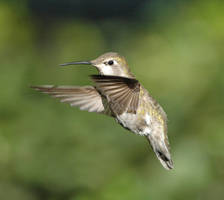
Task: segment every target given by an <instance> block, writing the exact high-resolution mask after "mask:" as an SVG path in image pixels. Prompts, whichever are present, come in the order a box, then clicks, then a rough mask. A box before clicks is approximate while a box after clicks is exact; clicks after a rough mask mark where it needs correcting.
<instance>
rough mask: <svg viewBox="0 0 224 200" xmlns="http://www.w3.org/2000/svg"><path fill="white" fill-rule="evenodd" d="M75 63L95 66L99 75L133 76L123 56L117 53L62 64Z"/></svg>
mask: <svg viewBox="0 0 224 200" xmlns="http://www.w3.org/2000/svg"><path fill="white" fill-rule="evenodd" d="M77 64H90V65H93V66H95V67H96V68H97V70H98V71H99V73H100V74H101V75H108V76H124V77H130V78H133V77H134V76H133V75H132V73H131V72H130V69H129V67H128V64H127V62H126V60H125V58H124V57H123V56H120V55H119V54H118V53H115V52H109V53H105V54H103V55H101V56H99V57H98V58H96V59H94V60H91V61H81V62H71V63H65V64H62V66H65V65H77Z"/></svg>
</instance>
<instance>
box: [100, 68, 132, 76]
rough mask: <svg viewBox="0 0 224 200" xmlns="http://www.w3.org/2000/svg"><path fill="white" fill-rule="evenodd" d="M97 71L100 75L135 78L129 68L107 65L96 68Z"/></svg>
mask: <svg viewBox="0 0 224 200" xmlns="http://www.w3.org/2000/svg"><path fill="white" fill-rule="evenodd" d="M98 71H99V73H100V74H101V75H107V76H122V77H127V78H135V76H134V75H133V74H132V73H131V72H130V70H129V69H128V68H120V67H109V66H108V67H102V68H98Z"/></svg>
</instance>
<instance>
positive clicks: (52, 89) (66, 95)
mask: <svg viewBox="0 0 224 200" xmlns="http://www.w3.org/2000/svg"><path fill="white" fill-rule="evenodd" d="M31 88H34V89H35V90H38V91H41V92H43V93H46V94H49V95H51V96H52V97H55V98H59V99H60V101H61V102H64V103H69V104H70V105H71V106H78V107H79V108H80V109H81V110H87V111H89V112H98V113H101V112H104V110H105V109H104V105H103V103H102V97H101V96H100V94H99V93H98V92H97V90H96V89H95V88H94V87H92V86H84V87H79V86H53V85H43V86H32V87H31Z"/></svg>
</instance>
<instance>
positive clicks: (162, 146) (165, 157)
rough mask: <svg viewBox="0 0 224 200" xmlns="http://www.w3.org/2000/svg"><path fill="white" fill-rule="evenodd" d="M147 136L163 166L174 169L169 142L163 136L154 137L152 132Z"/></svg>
mask: <svg viewBox="0 0 224 200" xmlns="http://www.w3.org/2000/svg"><path fill="white" fill-rule="evenodd" d="M146 138H147V140H148V141H149V143H150V145H151V147H152V149H153V151H154V152H155V154H156V156H157V158H158V159H159V161H160V163H161V164H162V166H163V167H164V168H165V169H167V170H170V169H173V161H172V159H171V154H170V152H169V146H168V143H165V142H164V141H163V140H161V138H158V137H154V136H153V135H151V134H150V135H147V136H146Z"/></svg>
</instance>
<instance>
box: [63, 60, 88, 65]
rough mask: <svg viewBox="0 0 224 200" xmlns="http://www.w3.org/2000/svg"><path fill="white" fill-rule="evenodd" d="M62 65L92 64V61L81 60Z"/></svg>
mask: <svg viewBox="0 0 224 200" xmlns="http://www.w3.org/2000/svg"><path fill="white" fill-rule="evenodd" d="M60 65H61V66H67V65H91V62H89V61H80V62H69V63H64V64H60Z"/></svg>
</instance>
